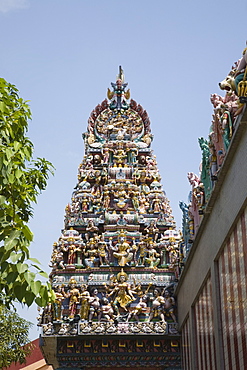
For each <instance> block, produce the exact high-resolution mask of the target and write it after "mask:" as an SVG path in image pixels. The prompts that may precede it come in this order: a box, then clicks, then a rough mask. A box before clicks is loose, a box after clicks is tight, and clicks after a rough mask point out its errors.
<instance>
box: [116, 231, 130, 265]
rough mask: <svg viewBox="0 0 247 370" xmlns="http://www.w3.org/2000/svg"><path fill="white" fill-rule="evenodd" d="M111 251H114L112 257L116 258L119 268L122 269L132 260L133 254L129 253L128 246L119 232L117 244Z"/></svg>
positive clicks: (122, 234) (123, 235)
mask: <svg viewBox="0 0 247 370" xmlns="http://www.w3.org/2000/svg"><path fill="white" fill-rule="evenodd" d="M111 249H112V250H113V251H114V252H113V256H114V257H115V258H117V260H118V265H119V266H121V267H123V266H125V265H126V264H127V263H129V262H130V261H131V260H132V257H133V253H132V252H130V245H129V243H127V242H126V238H125V234H124V233H122V232H121V234H120V235H119V238H118V243H117V244H116V246H115V247H113V246H112V247H111Z"/></svg>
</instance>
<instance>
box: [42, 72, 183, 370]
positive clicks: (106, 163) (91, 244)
mask: <svg viewBox="0 0 247 370" xmlns="http://www.w3.org/2000/svg"><path fill="white" fill-rule="evenodd" d="M111 86H112V90H110V89H108V93H107V97H108V100H107V99H105V100H104V101H103V102H102V103H101V104H99V105H97V106H96V108H95V109H94V110H93V111H92V113H91V115H90V117H89V120H88V127H87V132H86V133H84V134H83V139H84V142H85V155H84V158H83V160H82V163H81V164H80V165H79V169H78V182H77V185H76V187H75V189H74V191H73V194H72V199H71V203H69V204H68V205H67V206H66V209H65V222H64V229H63V230H62V234H61V236H60V237H59V239H58V241H57V242H56V243H54V245H53V252H52V257H51V263H52V272H51V275H50V276H51V280H52V284H53V288H54V290H55V293H56V302H55V304H53V305H50V306H48V307H46V308H45V309H44V311H43V313H42V315H41V317H40V323H39V324H40V325H41V326H42V332H43V334H42V338H43V343H42V345H43V347H42V348H43V351H44V354H45V357H46V359H47V362H48V363H50V364H53V366H54V368H59V369H72V368H73V369H75V368H76V369H81V370H82V369H89V368H90V369H91V370H93V369H96V368H97V369H98V368H101V369H108V368H110V367H111V368H112V369H115V368H116V369H121V368H124V369H125V368H127V367H128V368H129V369H136V368H139V369H140V368H149V369H160V370H161V369H180V368H181V366H180V348H179V335H178V332H177V323H176V321H177V320H176V304H175V300H174V298H173V292H174V285H175V284H176V280H177V277H178V273H179V271H178V270H179V260H180V258H181V256H180V250H179V248H180V247H179V245H180V239H181V237H180V235H179V233H178V232H177V231H176V229H175V222H174V218H173V216H172V211H171V207H170V205H169V201H168V199H167V197H166V195H165V192H164V191H163V189H162V185H161V176H160V174H159V170H158V168H157V162H156V158H155V155H153V151H152V149H151V142H152V139H153V136H152V134H151V131H150V120H149V118H148V114H147V112H146V111H145V110H144V109H143V108H142V106H141V105H140V104H137V103H136V102H135V101H134V100H132V99H131V100H130V101H129V99H130V92H129V90H126V89H127V83H124V76H123V71H122V69H121V67H120V69H119V75H118V76H117V81H116V83H112V84H111Z"/></svg>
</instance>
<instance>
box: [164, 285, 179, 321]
mask: <svg viewBox="0 0 247 370" xmlns="http://www.w3.org/2000/svg"><path fill="white" fill-rule="evenodd" d="M174 306H175V299H174V298H173V297H172V296H171V294H170V292H169V291H168V290H165V293H164V312H165V314H166V316H170V317H171V318H172V320H173V321H174V322H177V319H176V316H175V315H174Z"/></svg>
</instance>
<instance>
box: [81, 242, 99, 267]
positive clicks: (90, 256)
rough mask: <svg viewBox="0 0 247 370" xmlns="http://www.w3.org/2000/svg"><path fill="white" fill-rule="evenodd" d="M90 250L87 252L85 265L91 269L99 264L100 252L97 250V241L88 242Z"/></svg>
mask: <svg viewBox="0 0 247 370" xmlns="http://www.w3.org/2000/svg"><path fill="white" fill-rule="evenodd" d="M87 245H88V249H87V250H86V251H85V254H84V255H85V257H86V258H85V259H84V262H85V265H86V266H87V267H88V268H90V267H95V266H96V265H97V264H98V262H99V252H98V250H97V248H96V240H95V239H94V238H91V239H90V240H89V242H88V244H87Z"/></svg>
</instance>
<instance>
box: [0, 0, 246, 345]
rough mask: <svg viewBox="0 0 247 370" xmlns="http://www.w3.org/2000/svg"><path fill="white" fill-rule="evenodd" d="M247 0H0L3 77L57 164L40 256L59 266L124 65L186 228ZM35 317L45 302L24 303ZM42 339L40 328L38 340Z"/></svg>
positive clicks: (38, 148)
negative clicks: (80, 183)
mask: <svg viewBox="0 0 247 370" xmlns="http://www.w3.org/2000/svg"><path fill="white" fill-rule="evenodd" d="M246 19H247V3H246V1H240V0H235V1H234V2H233V1H229V0H224V1H223V0H214V1H212V0H207V1H200V0H191V1H190V0H178V1H166V0H153V1H152V2H151V1H150V0H149V1H146V0H132V1H130V0H125V1H117V0H115V1H113V0H108V1H107V0H87V1H86V0H67V1H65V0H33V1H32V0H0V33H1V51H2V53H1V59H0V70H1V76H2V77H4V78H5V79H6V80H7V81H9V82H11V83H13V84H15V85H16V86H17V87H18V89H19V90H20V94H21V96H22V97H23V98H24V99H25V100H29V101H30V106H31V110H32V113H33V120H32V122H31V123H30V131H29V136H30V138H31V140H32V141H33V143H34V145H35V155H36V156H40V157H45V158H47V159H48V160H50V161H51V162H52V163H53V164H54V166H55V167H56V173H55V176H54V177H53V178H51V179H50V180H49V186H48V189H47V190H46V191H45V192H44V193H43V194H42V195H41V196H40V197H39V201H38V204H37V205H36V206H35V216H34V219H33V220H32V222H31V229H32V231H33V232H34V234H35V239H34V243H33V246H32V255H33V256H35V257H37V258H38V259H39V260H40V261H41V262H42V264H43V266H44V269H45V270H46V271H47V272H49V271H50V269H49V267H48V263H49V260H50V254H51V250H52V244H53V242H54V241H56V240H57V239H58V237H59V236H60V231H61V229H62V228H63V218H64V208H65V206H66V204H67V203H68V202H70V199H71V193H72V191H73V187H74V186H75V184H76V180H77V168H78V165H79V164H80V162H81V160H82V157H83V154H84V146H83V142H82V139H81V134H82V133H83V132H85V131H86V128H87V120H88V117H89V114H90V112H91V111H92V109H93V108H94V107H95V106H96V105H97V104H98V103H100V102H101V101H102V100H104V99H105V97H106V90H107V88H108V87H110V82H114V81H115V77H116V74H117V72H118V66H119V65H122V67H123V69H124V72H125V78H126V81H127V82H128V83H129V87H130V90H131V97H132V98H133V99H135V100H136V101H137V102H138V103H140V104H142V106H143V107H144V108H145V109H146V110H147V112H148V114H149V117H150V119H151V128H152V133H153V134H154V141H153V145H152V147H153V150H154V154H156V156H157V161H158V166H159V169H160V173H161V176H162V183H163V186H164V189H165V191H166V193H167V196H168V198H169V199H170V202H171V206H172V209H173V214H174V216H175V219H176V221H177V225H178V226H180V224H181V212H180V210H179V207H178V202H179V201H180V200H184V201H187V197H188V192H189V183H188V180H187V172H190V171H192V172H195V173H198V168H199V164H200V160H201V153H200V149H199V146H198V143H197V138H198V137H200V136H204V137H205V138H207V135H208V132H209V127H210V124H211V116H212V112H213V109H212V105H211V103H210V94H212V93H221V95H224V94H222V92H221V91H220V90H219V89H218V82H219V81H221V80H222V79H223V78H224V77H225V76H226V75H227V73H228V72H229V70H230V68H231V66H232V64H233V63H234V62H235V61H237V59H239V58H240V57H241V53H242V50H243V48H244V47H245V41H246V39H247V23H246ZM20 314H21V315H23V316H25V317H26V318H28V319H29V320H31V321H34V322H35V325H36V321H35V317H36V308H35V307H34V308H32V309H29V310H26V309H25V310H20ZM37 336H38V332H37V330H36V326H34V330H33V331H32V332H31V338H32V339H34V338H36V337H37Z"/></svg>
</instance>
